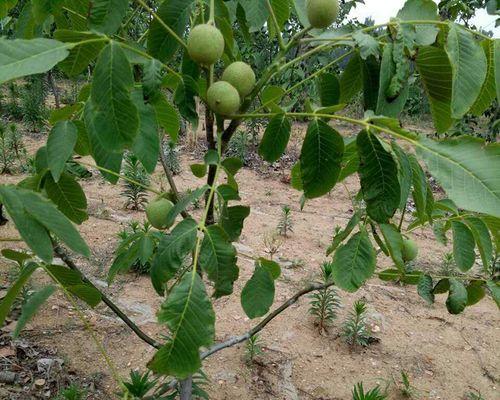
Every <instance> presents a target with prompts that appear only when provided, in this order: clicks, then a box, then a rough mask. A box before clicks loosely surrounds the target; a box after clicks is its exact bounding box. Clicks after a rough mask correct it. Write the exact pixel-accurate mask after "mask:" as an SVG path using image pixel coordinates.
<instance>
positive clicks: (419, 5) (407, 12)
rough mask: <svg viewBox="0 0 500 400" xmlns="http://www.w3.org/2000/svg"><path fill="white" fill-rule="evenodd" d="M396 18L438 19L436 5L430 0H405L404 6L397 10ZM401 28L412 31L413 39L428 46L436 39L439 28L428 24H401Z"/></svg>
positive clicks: (406, 19)
mask: <svg viewBox="0 0 500 400" xmlns="http://www.w3.org/2000/svg"><path fill="white" fill-rule="evenodd" d="M397 16H398V18H399V19H400V20H402V21H412V20H413V21H415V20H420V21H422V20H426V21H438V20H439V15H438V7H437V5H436V3H435V2H434V1H432V0H407V1H406V2H405V5H404V7H403V8H402V9H401V10H399V12H398V15H397ZM402 29H403V30H405V31H407V32H412V33H414V35H415V41H416V43H417V44H418V45H420V46H429V45H431V44H433V43H434V42H435V41H436V36H437V34H438V33H439V28H438V27H436V26H433V25H430V24H426V25H414V26H413V25H402Z"/></svg>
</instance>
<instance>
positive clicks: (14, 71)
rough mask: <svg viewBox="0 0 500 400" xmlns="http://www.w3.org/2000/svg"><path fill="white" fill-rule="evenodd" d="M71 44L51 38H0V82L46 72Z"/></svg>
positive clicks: (61, 57) (60, 59)
mask: <svg viewBox="0 0 500 400" xmlns="http://www.w3.org/2000/svg"><path fill="white" fill-rule="evenodd" d="M73 46H74V45H73V44H71V43H61V42H58V41H57V40H52V39H41V38H39V39H32V40H24V39H15V40H7V39H5V38H2V39H0V84H2V83H4V82H7V81H9V80H11V79H16V78H20V77H23V76H27V75H33V74H41V73H43V72H47V71H48V70H50V69H51V68H52V67H54V66H55V65H56V64H57V63H58V62H60V61H62V60H64V59H65V58H66V57H67V56H68V54H69V52H68V50H69V49H71V48H72V47H73Z"/></svg>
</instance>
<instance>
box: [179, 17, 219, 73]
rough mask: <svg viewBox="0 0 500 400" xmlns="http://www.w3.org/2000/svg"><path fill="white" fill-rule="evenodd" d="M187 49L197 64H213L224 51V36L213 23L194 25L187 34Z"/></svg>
mask: <svg viewBox="0 0 500 400" xmlns="http://www.w3.org/2000/svg"><path fill="white" fill-rule="evenodd" d="M187 50H188V53H189V56H190V57H191V58H192V59H193V60H194V61H196V62H197V63H198V64H202V65H212V64H215V62H216V61H217V60H219V59H220V58H221V57H222V54H223V53H224V36H222V33H221V32H220V31H219V30H218V29H217V28H216V27H215V26H213V25H209V24H201V25H196V26H195V27H194V28H193V29H192V30H191V33H190V34H189V37H188V40H187Z"/></svg>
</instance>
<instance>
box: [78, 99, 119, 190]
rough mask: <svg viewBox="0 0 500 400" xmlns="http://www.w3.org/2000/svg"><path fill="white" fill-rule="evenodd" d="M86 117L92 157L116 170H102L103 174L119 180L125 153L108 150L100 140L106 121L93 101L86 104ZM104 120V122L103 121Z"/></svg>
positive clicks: (112, 179) (99, 163)
mask: <svg viewBox="0 0 500 400" xmlns="http://www.w3.org/2000/svg"><path fill="white" fill-rule="evenodd" d="M83 116H84V119H85V127H86V128H87V134H88V135H87V136H88V139H89V145H90V151H91V154H92V157H93V158H94V160H95V162H96V164H97V165H98V166H99V167H101V168H105V169H107V170H110V171H112V172H114V174H112V173H109V172H106V171H103V170H100V172H101V174H102V175H103V176H104V178H105V179H107V180H108V181H109V182H111V183H116V182H118V178H119V175H118V174H119V172H120V170H121V164H122V159H123V154H121V153H113V152H110V151H108V149H107V148H106V147H104V146H103V145H102V144H101V142H100V140H99V135H100V132H102V130H101V129H103V128H104V129H106V123H105V121H103V120H102V119H101V118H100V115H99V113H98V112H97V111H96V110H95V107H94V106H93V105H92V102H90V101H88V102H87V103H86V104H85V109H84V112H83ZM103 122H104V123H103Z"/></svg>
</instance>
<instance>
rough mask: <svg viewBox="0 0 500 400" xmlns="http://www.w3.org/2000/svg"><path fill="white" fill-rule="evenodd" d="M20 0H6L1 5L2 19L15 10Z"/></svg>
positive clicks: (0, 13) (0, 16) (0, 15)
mask: <svg viewBox="0 0 500 400" xmlns="http://www.w3.org/2000/svg"><path fill="white" fill-rule="evenodd" d="M17 1H18V0H4V1H2V2H1V3H0V18H4V17H6V16H7V14H8V12H9V10H10V9H11V8H14V7H15V5H16V4H17Z"/></svg>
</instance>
